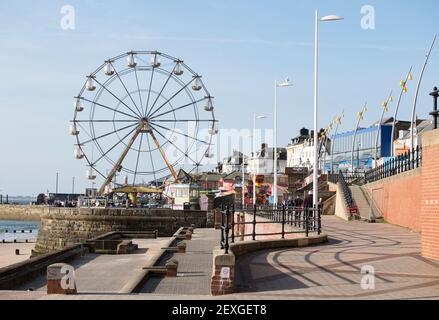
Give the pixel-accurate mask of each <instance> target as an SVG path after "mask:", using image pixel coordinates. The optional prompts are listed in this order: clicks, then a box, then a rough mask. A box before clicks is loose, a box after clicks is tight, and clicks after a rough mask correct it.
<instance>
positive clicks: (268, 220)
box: [220, 205, 323, 254]
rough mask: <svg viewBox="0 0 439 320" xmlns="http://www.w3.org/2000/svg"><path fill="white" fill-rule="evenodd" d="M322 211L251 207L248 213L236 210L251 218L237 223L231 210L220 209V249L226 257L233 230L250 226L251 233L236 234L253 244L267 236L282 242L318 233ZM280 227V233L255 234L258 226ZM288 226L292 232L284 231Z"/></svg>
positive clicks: (244, 210)
mask: <svg viewBox="0 0 439 320" xmlns="http://www.w3.org/2000/svg"><path fill="white" fill-rule="evenodd" d="M322 210H323V207H322V206H321V205H320V206H319V207H318V208H315V207H312V208H307V207H305V208H303V207H300V208H298V207H292V206H286V205H281V206H278V207H273V206H254V207H253V208H252V209H250V210H249V209H243V210H240V212H239V213H238V214H241V213H247V214H252V217H253V218H252V221H248V222H247V221H245V222H242V221H240V219H236V220H237V221H235V218H236V212H235V206H234V205H231V206H223V207H222V210H221V242H220V244H221V249H224V250H225V253H226V254H228V253H229V248H230V243H234V242H235V238H236V237H235V228H236V227H238V228H239V227H240V226H244V230H245V226H246V225H251V226H252V228H251V233H245V232H244V233H243V234H239V236H240V237H242V238H244V239H245V238H249V237H251V239H252V240H253V241H255V240H257V237H268V236H281V238H282V239H285V236H286V235H289V234H305V236H306V237H309V234H310V233H317V234H319V235H320V234H321V233H322V219H321V216H322ZM258 217H260V218H263V219H264V220H263V221H261V220H258V219H257V218H258ZM264 224H265V225H267V224H272V225H280V226H281V231H280V232H272V233H258V232H257V230H256V229H257V226H258V225H264ZM287 226H290V227H292V228H293V229H294V231H287V230H286V227H287Z"/></svg>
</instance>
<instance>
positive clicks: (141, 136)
mask: <svg viewBox="0 0 439 320" xmlns="http://www.w3.org/2000/svg"><path fill="white" fill-rule="evenodd" d="M142 142H143V132H142V133H141V134H140V143H139V150H138V151H137V160H136V169H135V170H134V179H133V186H135V185H136V177H137V169H138V168H139V159H140V150H141V148H142Z"/></svg>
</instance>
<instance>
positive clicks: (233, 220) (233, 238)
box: [231, 204, 235, 243]
mask: <svg viewBox="0 0 439 320" xmlns="http://www.w3.org/2000/svg"><path fill="white" fill-rule="evenodd" d="M231 215H232V243H235V205H233V204H232V212H231Z"/></svg>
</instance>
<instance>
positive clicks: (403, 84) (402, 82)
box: [399, 80, 405, 88]
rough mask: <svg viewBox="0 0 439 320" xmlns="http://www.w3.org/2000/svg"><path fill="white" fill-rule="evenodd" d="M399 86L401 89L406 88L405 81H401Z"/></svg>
mask: <svg viewBox="0 0 439 320" xmlns="http://www.w3.org/2000/svg"><path fill="white" fill-rule="evenodd" d="M399 86H400V87H401V88H403V87H404V86H405V82H404V80H401V81H400V82H399Z"/></svg>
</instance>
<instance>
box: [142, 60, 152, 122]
mask: <svg viewBox="0 0 439 320" xmlns="http://www.w3.org/2000/svg"><path fill="white" fill-rule="evenodd" d="M154 71H155V68H154V67H153V68H152V71H151V79H149V89H148V98H147V100H146V106H145V113H144V116H145V117H146V114H147V113H148V106H149V99H150V98H151V88H152V81H153V80H154Z"/></svg>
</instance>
